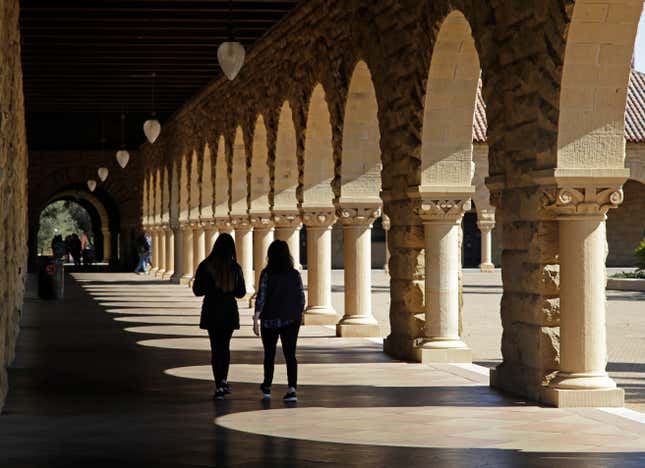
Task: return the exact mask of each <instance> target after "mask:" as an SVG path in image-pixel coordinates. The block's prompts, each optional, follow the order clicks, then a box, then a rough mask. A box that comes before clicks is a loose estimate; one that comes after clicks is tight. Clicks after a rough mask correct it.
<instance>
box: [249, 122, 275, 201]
mask: <svg viewBox="0 0 645 468" xmlns="http://www.w3.org/2000/svg"><path fill="white" fill-rule="evenodd" d="M270 190H271V177H270V174H269V165H268V148H267V130H266V127H265V125H264V118H263V117H262V114H259V115H258V117H257V120H256V121H255V128H254V131H253V146H252V153H251V176H250V187H249V191H250V193H251V199H250V211H251V212H253V213H268V212H269V207H270V206H269V192H270Z"/></svg>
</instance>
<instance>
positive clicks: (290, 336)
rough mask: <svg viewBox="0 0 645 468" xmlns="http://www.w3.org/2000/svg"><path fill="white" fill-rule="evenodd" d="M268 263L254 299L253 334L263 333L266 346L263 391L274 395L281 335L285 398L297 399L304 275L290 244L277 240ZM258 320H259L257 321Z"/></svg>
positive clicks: (267, 394) (268, 394)
mask: <svg viewBox="0 0 645 468" xmlns="http://www.w3.org/2000/svg"><path fill="white" fill-rule="evenodd" d="M267 257H268V261H267V266H266V268H265V269H264V270H262V273H261V274H260V285H259V287H258V293H257V296H256V299H255V315H254V316H253V333H255V334H256V335H257V336H260V335H261V336H262V345H263V346H264V381H263V382H262V385H260V390H261V391H262V394H263V395H264V398H271V384H272V382H273V369H274V362H275V352H276V346H277V344H278V338H280V342H281V343H282V352H283V354H284V359H285V361H286V363H287V378H288V384H289V390H288V391H287V393H286V394H285V395H284V397H283V399H284V401H287V402H288V401H296V400H297V399H298V397H297V396H296V388H297V386H298V361H297V360H296V343H297V341H298V332H299V330H300V323H301V321H302V312H303V311H304V309H305V293H304V288H303V285H302V278H301V277H300V273H299V272H298V270H296V269H295V268H294V265H293V258H292V257H291V253H290V252H289V246H288V245H287V243H286V242H285V241H282V240H276V241H273V242H272V243H271V245H270V246H269V251H268V253H267ZM258 320H259V321H260V323H258Z"/></svg>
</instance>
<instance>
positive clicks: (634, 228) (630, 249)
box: [607, 180, 645, 267]
mask: <svg viewBox="0 0 645 468" xmlns="http://www.w3.org/2000/svg"><path fill="white" fill-rule="evenodd" d="M623 191H624V193H625V201H623V204H622V205H621V206H620V207H619V208H618V209H617V210H612V211H610V212H609V214H608V215H607V243H608V245H609V254H608V256H607V266H614V267H624V266H634V265H635V264H636V258H635V257H634V249H635V248H636V246H637V245H638V244H639V243H640V241H641V240H642V239H643V238H645V184H644V183H642V182H638V181H635V180H629V181H627V183H626V184H625V185H624V186H623Z"/></svg>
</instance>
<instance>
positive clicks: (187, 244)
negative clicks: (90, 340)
mask: <svg viewBox="0 0 645 468" xmlns="http://www.w3.org/2000/svg"><path fill="white" fill-rule="evenodd" d="M182 234H183V242H182V252H181V258H182V273H183V274H182V276H181V278H179V283H180V284H188V283H190V280H191V279H192V277H193V256H194V255H193V228H192V227H191V226H190V224H186V225H185V226H183V229H182Z"/></svg>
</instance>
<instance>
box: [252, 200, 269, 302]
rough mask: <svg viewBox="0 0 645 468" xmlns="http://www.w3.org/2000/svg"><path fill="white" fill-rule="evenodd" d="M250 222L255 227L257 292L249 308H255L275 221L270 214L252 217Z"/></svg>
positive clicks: (254, 259) (254, 244)
mask: <svg viewBox="0 0 645 468" xmlns="http://www.w3.org/2000/svg"><path fill="white" fill-rule="evenodd" d="M250 221H251V225H252V226H253V269H254V271H255V289H256V291H255V292H254V293H253V296H251V299H250V300H249V306H250V307H253V306H254V305H255V295H256V294H257V288H258V287H259V286H260V273H262V270H263V269H264V267H265V266H266V260H267V251H268V250H269V245H271V242H273V235H274V228H273V220H272V219H271V215H270V214H269V213H266V214H259V215H251V218H250Z"/></svg>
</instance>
